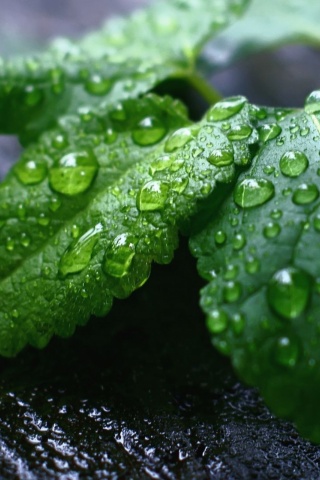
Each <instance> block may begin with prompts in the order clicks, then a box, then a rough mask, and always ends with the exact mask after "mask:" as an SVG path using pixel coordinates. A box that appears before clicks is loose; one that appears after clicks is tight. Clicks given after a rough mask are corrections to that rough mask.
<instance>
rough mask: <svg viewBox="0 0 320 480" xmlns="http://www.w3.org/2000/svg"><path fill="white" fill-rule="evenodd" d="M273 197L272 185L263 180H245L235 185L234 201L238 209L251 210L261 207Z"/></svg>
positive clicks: (268, 181)
mask: <svg viewBox="0 0 320 480" xmlns="http://www.w3.org/2000/svg"><path fill="white" fill-rule="evenodd" d="M273 195H274V185H273V183H272V182H270V180H266V179H264V178H245V179H244V180H242V181H241V182H240V183H238V184H237V186H236V188H235V192H234V201H235V202H236V204H237V205H239V207H242V208H251V207H256V206H258V205H262V204H264V203H266V202H267V201H268V200H270V199H271V198H272V197H273Z"/></svg>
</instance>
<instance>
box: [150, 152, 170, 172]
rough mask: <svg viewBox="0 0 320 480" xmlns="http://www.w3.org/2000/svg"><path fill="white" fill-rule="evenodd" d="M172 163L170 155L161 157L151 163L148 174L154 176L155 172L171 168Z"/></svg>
mask: <svg viewBox="0 0 320 480" xmlns="http://www.w3.org/2000/svg"><path fill="white" fill-rule="evenodd" d="M172 162H173V158H172V157H170V155H162V156H161V157H159V158H158V159H157V160H155V161H154V162H152V163H151V165H150V174H151V175H154V174H155V172H161V171H162V170H166V169H167V168H169V167H170V166H171V164H172Z"/></svg>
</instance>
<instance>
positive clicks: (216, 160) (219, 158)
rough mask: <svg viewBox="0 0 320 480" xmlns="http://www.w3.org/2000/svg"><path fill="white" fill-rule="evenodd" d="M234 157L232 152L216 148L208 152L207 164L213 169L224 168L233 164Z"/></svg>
mask: <svg viewBox="0 0 320 480" xmlns="http://www.w3.org/2000/svg"><path fill="white" fill-rule="evenodd" d="M233 159H234V155H233V150H232V149H231V148H230V149H227V148H226V149H221V148H217V149H215V150H212V151H211V152H210V155H209V156H208V162H209V163H211V165H214V166H215V167H224V166H226V165H230V164H231V163H233Z"/></svg>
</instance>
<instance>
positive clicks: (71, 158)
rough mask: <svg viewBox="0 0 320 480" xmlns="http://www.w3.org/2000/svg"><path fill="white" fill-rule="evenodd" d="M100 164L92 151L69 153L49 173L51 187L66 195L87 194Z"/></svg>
mask: <svg viewBox="0 0 320 480" xmlns="http://www.w3.org/2000/svg"><path fill="white" fill-rule="evenodd" d="M98 168H99V164H98V162H97V159H96V157H95V155H94V153H93V152H92V151H89V150H88V151H80V152H73V153H68V154H67V155H65V156H63V157H62V158H61V159H60V160H59V162H58V164H56V165H55V166H54V167H52V168H51V170H50V172H49V179H50V185H51V187H52V188H53V190H55V191H56V192H59V193H63V194H64V195H77V194H79V193H82V192H85V191H86V190H87V189H88V188H89V187H90V186H91V184H92V182H93V180H94V177H95V176H96V173H97V171H98Z"/></svg>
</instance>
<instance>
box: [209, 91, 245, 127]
mask: <svg viewBox="0 0 320 480" xmlns="http://www.w3.org/2000/svg"><path fill="white" fill-rule="evenodd" d="M246 101H247V100H246V98H245V97H242V96H237V97H230V98H228V99H226V100H222V101H221V102H218V103H216V104H215V105H214V106H213V107H212V108H211V109H210V110H209V112H208V113H207V120H208V121H209V122H217V121H221V120H226V119H227V118H230V117H233V115H235V114H236V113H238V112H240V110H241V109H242V108H243V106H244V104H245V103H246Z"/></svg>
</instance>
